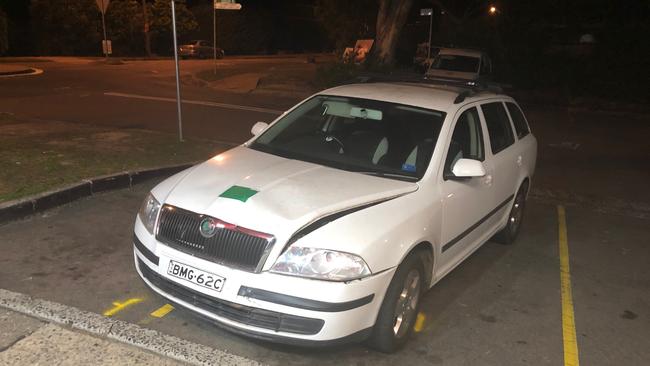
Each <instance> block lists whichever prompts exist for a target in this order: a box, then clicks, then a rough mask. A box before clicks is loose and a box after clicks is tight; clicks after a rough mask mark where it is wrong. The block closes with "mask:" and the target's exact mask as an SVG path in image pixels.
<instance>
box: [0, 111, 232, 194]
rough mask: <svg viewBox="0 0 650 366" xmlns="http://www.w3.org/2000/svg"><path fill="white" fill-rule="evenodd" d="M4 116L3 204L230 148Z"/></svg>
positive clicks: (0, 122) (0, 131) (0, 127)
mask: <svg viewBox="0 0 650 366" xmlns="http://www.w3.org/2000/svg"><path fill="white" fill-rule="evenodd" d="M0 117H2V118H0V145H1V146H2V149H1V150H0V202H2V201H8V200H13V199H17V198H22V197H26V196H30V195H33V194H36V193H40V192H44V191H47V190H51V189H55V188H59V187H62V186H66V185H68V184H72V183H76V182H79V181H80V180H82V179H84V178H90V177H94V176H99V175H105V174H113V173H118V172H122V171H127V170H135V169H143V168H150V167H156V166H162V165H172V164H181V163H187V162H193V161H200V160H205V159H208V158H209V157H211V156H213V155H215V154H216V153H218V152H220V151H223V150H225V149H226V148H227V147H226V146H223V145H220V144H217V143H214V142H210V141H204V140H191V141H186V142H184V143H180V142H178V140H177V137H176V136H175V135H172V134H165V133H159V132H153V131H145V130H135V129H110V128H102V127H94V126H87V125H81V124H75V123H66V122H22V121H17V120H15V119H13V118H9V117H8V116H7V115H4V116H0Z"/></svg>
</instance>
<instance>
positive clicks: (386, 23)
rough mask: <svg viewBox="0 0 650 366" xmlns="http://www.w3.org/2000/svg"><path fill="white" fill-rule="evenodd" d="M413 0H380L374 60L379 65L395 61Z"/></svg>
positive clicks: (390, 63)
mask: <svg viewBox="0 0 650 366" xmlns="http://www.w3.org/2000/svg"><path fill="white" fill-rule="evenodd" d="M412 5H413V0H380V2H379V12H378V13H377V35H376V37H375V44H374V46H373V52H372V54H373V61H374V63H375V64H376V65H378V66H384V65H392V64H393V62H395V47H396V46H397V40H398V39H399V35H400V32H401V31H402V27H404V23H406V18H407V17H408V14H409V11H410V10H411V6H412Z"/></svg>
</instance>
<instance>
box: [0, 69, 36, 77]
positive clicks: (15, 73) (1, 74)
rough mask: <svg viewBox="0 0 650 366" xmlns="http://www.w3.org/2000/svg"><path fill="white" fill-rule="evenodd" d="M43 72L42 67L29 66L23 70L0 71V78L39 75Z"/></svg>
mask: <svg viewBox="0 0 650 366" xmlns="http://www.w3.org/2000/svg"><path fill="white" fill-rule="evenodd" d="M42 73H43V70H42V69H37V68H35V67H29V68H26V69H23V70H18V71H9V72H0V78H11V77H16V76H29V75H40V74H42Z"/></svg>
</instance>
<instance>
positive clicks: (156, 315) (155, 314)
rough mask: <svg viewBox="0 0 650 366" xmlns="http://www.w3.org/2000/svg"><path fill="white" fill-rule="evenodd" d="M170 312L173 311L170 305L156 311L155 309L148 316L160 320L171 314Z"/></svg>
mask: <svg viewBox="0 0 650 366" xmlns="http://www.w3.org/2000/svg"><path fill="white" fill-rule="evenodd" d="M172 310H174V307H173V306H171V305H170V304H165V305H163V306H161V307H159V308H158V309H156V310H155V311H154V312H152V313H151V314H150V315H151V316H153V317H154V318H162V317H163V316H165V315H167V314H169V313H171V312H172Z"/></svg>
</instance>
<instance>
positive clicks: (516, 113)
mask: <svg viewBox="0 0 650 366" xmlns="http://www.w3.org/2000/svg"><path fill="white" fill-rule="evenodd" d="M506 106H507V107H508V112H510V117H512V123H513V124H514V125H515V131H516V132H517V137H518V138H520V139H521V138H522V137H524V136H526V135H528V134H529V133H530V129H529V128H528V123H526V118H524V114H523V113H521V109H519V107H517V105H516V104H514V103H509V102H506Z"/></svg>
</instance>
